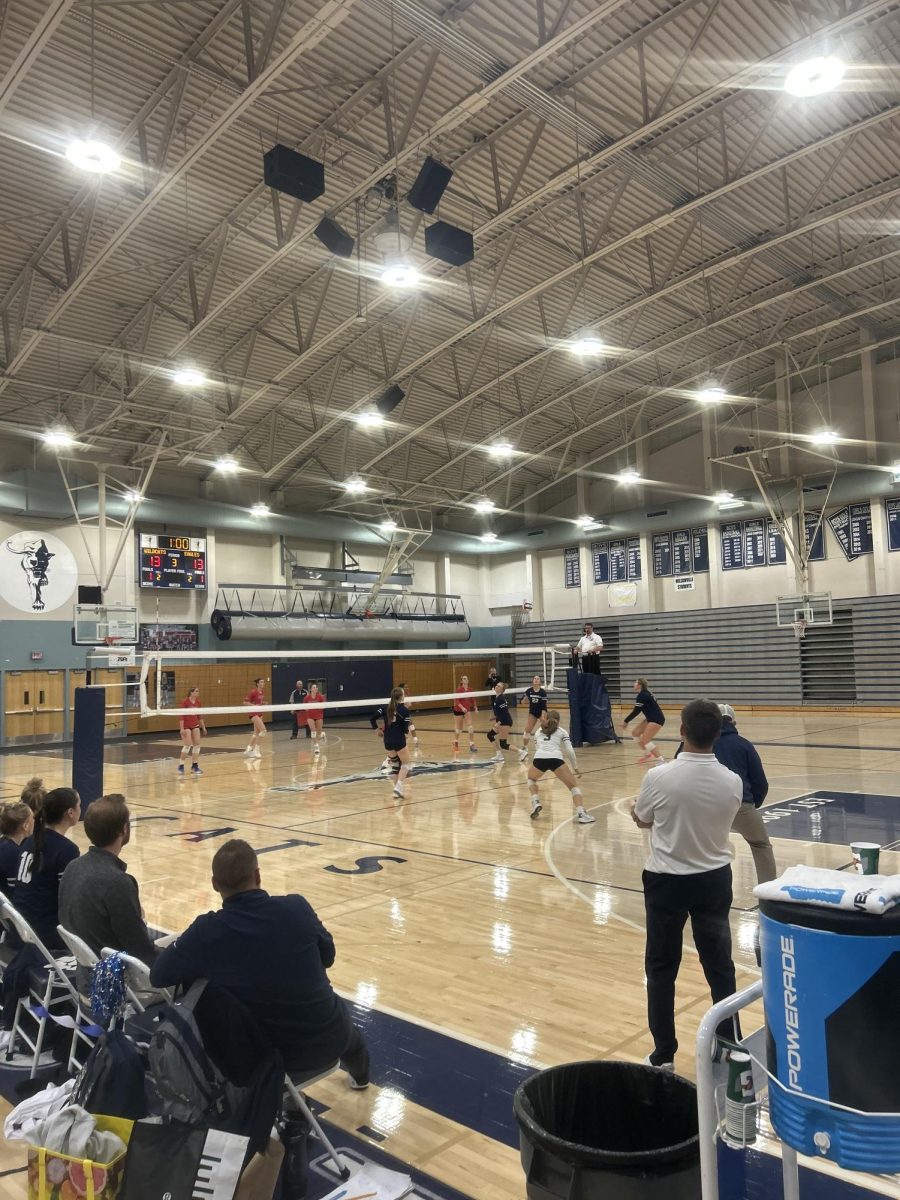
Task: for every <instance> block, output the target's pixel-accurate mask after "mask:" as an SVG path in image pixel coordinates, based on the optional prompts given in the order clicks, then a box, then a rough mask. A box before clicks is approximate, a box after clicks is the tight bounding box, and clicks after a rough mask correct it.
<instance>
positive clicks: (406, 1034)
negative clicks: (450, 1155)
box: [350, 1003, 535, 1148]
mask: <svg viewBox="0 0 900 1200" xmlns="http://www.w3.org/2000/svg"><path fill="white" fill-rule="evenodd" d="M350 1008H351V1010H352V1012H353V1019H354V1021H355V1022H356V1024H357V1025H358V1026H359V1027H360V1029H361V1030H362V1031H363V1034H364V1036H365V1039H366V1044H367V1045H368V1047H369V1055H370V1057H371V1061H372V1066H371V1072H370V1076H371V1079H372V1082H373V1083H376V1084H377V1085H378V1086H379V1087H387V1088H393V1089H396V1090H397V1091H399V1092H401V1093H402V1094H403V1095H404V1096H405V1097H406V1098H407V1099H408V1100H411V1101H412V1102H413V1103H414V1104H418V1105H419V1106H420V1107H421V1108H427V1109H429V1110H430V1111H431V1112H435V1113H438V1114H439V1115H440V1116H442V1117H446V1118H447V1119H448V1120H450V1121H455V1122H456V1123H457V1124H458V1125H463V1126H465V1127H466V1128H467V1129H472V1130H475V1131H476V1132H477V1133H482V1134H484V1135H485V1136H486V1137H489V1138H493V1139H494V1140H495V1141H497V1142H502V1143H503V1144H504V1145H506V1146H511V1147H513V1148H516V1147H517V1146H518V1145H519V1134H518V1127H517V1125H516V1123H515V1118H514V1117H513V1110H512V1102H513V1093H514V1092H515V1090H516V1088H517V1087H518V1086H519V1084H520V1083H521V1082H522V1081H523V1080H524V1079H527V1078H528V1077H529V1076H530V1075H533V1074H534V1071H535V1068H534V1067H529V1066H524V1065H523V1064H522V1063H517V1062H513V1061H512V1060H511V1059H509V1058H504V1057H503V1056H502V1055H500V1054H496V1053H494V1052H493V1051H491V1050H484V1049H482V1048H481V1047H480V1046H473V1045H471V1044H470V1043H469V1042H464V1041H460V1040H459V1039H458V1038H454V1037H451V1036H449V1035H448V1034H445V1033H439V1032H438V1031H437V1030H434V1029H426V1028H425V1027H424V1026H422V1025H416V1024H414V1023H413V1022H411V1021H406V1020H404V1019H403V1018H402V1017H397V1016H393V1015H392V1014H389V1013H384V1012H381V1011H379V1010H378V1009H374V1008H364V1007H362V1006H361V1005H358V1004H353V1003H351V1004H350Z"/></svg>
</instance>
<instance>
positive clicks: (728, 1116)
mask: <svg viewBox="0 0 900 1200" xmlns="http://www.w3.org/2000/svg"><path fill="white" fill-rule="evenodd" d="M756 1118H757V1104H756V1089H755V1088H754V1086H753V1064H752V1063H751V1061H750V1055H749V1054H746V1053H744V1051H743V1050H732V1052H731V1055H730V1057H729V1060H728V1086H727V1088H726V1091H725V1137H726V1139H727V1140H728V1141H729V1142H731V1143H732V1144H734V1145H738V1146H749V1145H750V1144H751V1142H755V1141H756Z"/></svg>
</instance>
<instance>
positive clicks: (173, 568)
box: [138, 533, 206, 591]
mask: <svg viewBox="0 0 900 1200" xmlns="http://www.w3.org/2000/svg"><path fill="white" fill-rule="evenodd" d="M138 569H139V572H140V585H141V587H142V588H166V589H167V588H174V589H176V590H179V589H180V590H181V591H192V590H203V589H205V588H206V538H199V537H189V536H188V535H187V534H171V533H142V534H141V535H140V539H139V567H138Z"/></svg>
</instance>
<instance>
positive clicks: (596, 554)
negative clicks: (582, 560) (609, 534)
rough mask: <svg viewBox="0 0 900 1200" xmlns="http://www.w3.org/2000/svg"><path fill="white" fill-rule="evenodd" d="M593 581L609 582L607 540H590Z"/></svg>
mask: <svg viewBox="0 0 900 1200" xmlns="http://www.w3.org/2000/svg"><path fill="white" fill-rule="evenodd" d="M591 563H592V564H593V567H594V583H609V542H591Z"/></svg>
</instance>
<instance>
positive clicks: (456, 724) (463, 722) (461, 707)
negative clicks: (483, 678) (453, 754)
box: [453, 675, 478, 754]
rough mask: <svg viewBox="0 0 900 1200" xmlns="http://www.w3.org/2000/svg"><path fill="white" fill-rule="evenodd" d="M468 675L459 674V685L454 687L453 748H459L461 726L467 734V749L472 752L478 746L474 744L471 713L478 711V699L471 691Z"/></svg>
mask: <svg viewBox="0 0 900 1200" xmlns="http://www.w3.org/2000/svg"><path fill="white" fill-rule="evenodd" d="M471 691H472V689H471V688H470V687H469V677H468V675H461V676H460V679H459V687H458V688H457V689H456V699H455V700H454V701H453V731H454V732H453V749H454V750H459V735H460V734H461V733H462V731H463V728H465V730H466V732H467V733H468V735H469V750H470V751H471V753H472V754H474V753H475V752H476V751H477V750H478V747H477V746H476V745H475V727H474V726H473V724H472V715H471V714H472V713H473V712H478V701H477V700H476V699H475V697H474V696H472V695H469V696H467V695H466V693H467V692H471Z"/></svg>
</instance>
